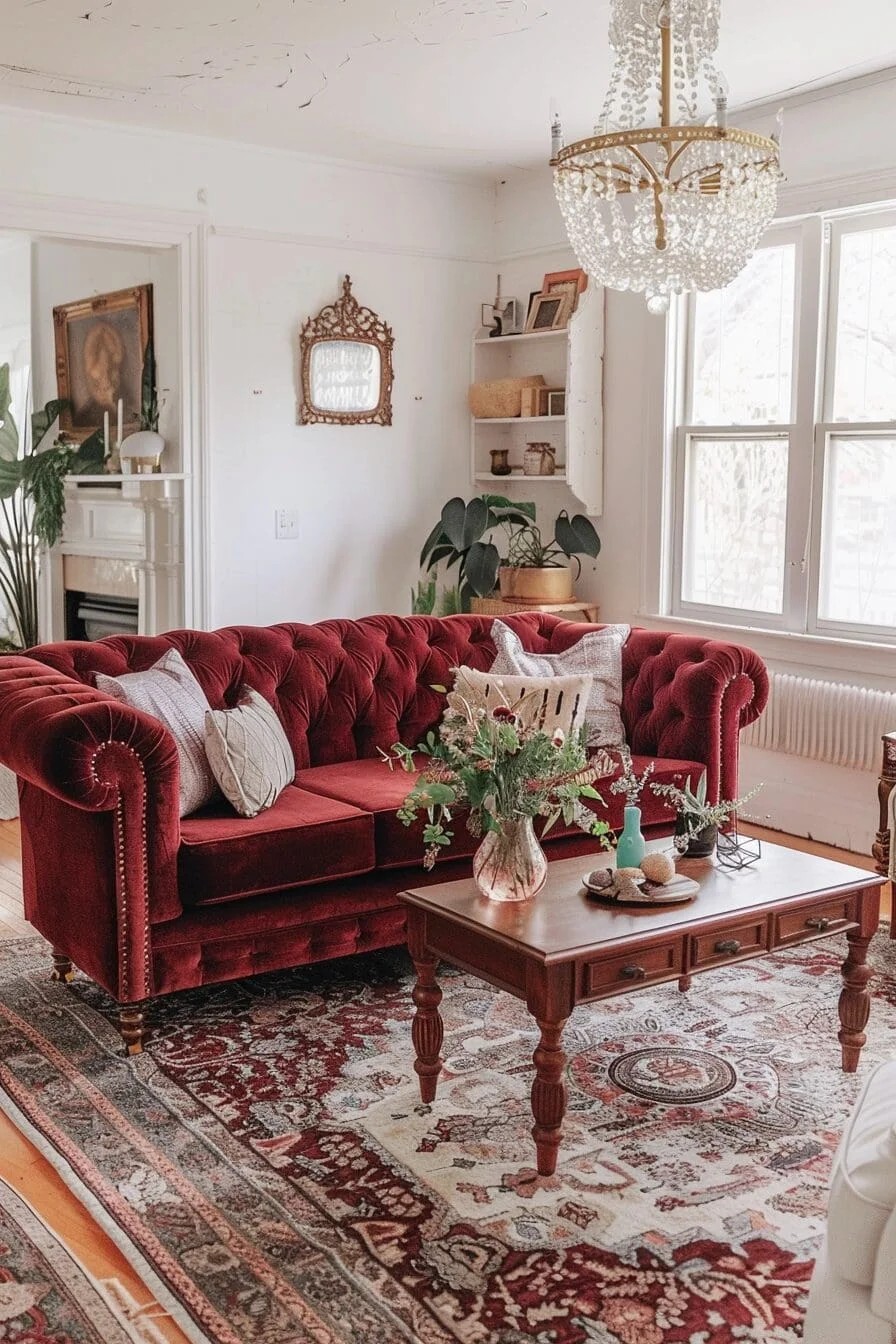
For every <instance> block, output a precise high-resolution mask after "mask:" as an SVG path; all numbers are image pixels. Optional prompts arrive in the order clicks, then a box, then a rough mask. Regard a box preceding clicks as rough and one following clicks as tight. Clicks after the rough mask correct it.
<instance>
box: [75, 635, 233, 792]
mask: <svg viewBox="0 0 896 1344" xmlns="http://www.w3.org/2000/svg"><path fill="white" fill-rule="evenodd" d="M95 681H96V686H97V690H99V691H103V692H104V693H105V694H106V695H111V696H112V698H113V699H115V700H121V701H122V702H123V703H124V704H126V705H130V706H131V707H132V709H139V710H141V711H142V712H143V713H144V714H151V715H152V717H153V718H154V719H158V720H159V721H160V723H164V725H165V727H166V728H167V729H168V731H169V733H170V734H171V736H172V737H173V738H174V741H175V744H176V745H177V754H178V757H179V760H180V815H181V816H182V817H187V816H189V815H190V813H191V812H195V811H196V809H197V807H202V806H204V804H205V803H209V802H211V800H212V799H213V798H214V797H215V795H216V794H217V792H218V786H217V784H216V783H215V777H214V775H213V774H212V771H211V767H210V766H209V763H208V759H207V757H206V754H205V716H206V714H207V713H208V712H209V709H210V708H211V706H210V705H209V703H208V700H207V699H206V698H205V691H203V689H202V687H201V686H200V685H199V682H198V681H197V680H196V678H195V677H194V676H193V673H192V672H191V671H190V669H189V668H188V667H187V665H186V663H185V662H184V660H183V658H182V657H181V655H180V654H179V653H178V651H177V649H169V651H168V652H167V653H166V654H165V655H164V657H163V658H160V659H159V661H158V662H157V663H154V664H153V666H152V667H148V668H147V669H146V671H145V672H125V673H124V674H123V675H122V676H120V677H107V676H105V675H104V674H103V673H102V672H97V674H96V677H95Z"/></svg>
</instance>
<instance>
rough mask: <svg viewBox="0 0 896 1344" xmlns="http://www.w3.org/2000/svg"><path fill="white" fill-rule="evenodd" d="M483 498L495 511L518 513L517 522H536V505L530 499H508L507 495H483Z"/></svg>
mask: <svg viewBox="0 0 896 1344" xmlns="http://www.w3.org/2000/svg"><path fill="white" fill-rule="evenodd" d="M482 498H483V500H484V501H485V503H486V504H487V505H488V507H489V508H490V509H492V510H494V511H495V513H507V514H516V515H517V517H516V518H515V519H514V520H513V521H515V522H526V523H534V522H535V505H534V504H532V503H530V502H529V501H528V500H523V501H521V502H520V501H517V500H515V499H508V498H507V496H506V495H483V496H482Z"/></svg>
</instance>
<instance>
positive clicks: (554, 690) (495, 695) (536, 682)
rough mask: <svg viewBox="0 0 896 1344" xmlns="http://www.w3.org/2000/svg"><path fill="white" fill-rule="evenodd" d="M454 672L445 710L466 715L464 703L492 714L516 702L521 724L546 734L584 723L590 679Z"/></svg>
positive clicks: (466, 669) (469, 669) (471, 669)
mask: <svg viewBox="0 0 896 1344" xmlns="http://www.w3.org/2000/svg"><path fill="white" fill-rule="evenodd" d="M454 673H455V677H454V689H453V690H452V691H450V692H449V693H448V708H449V709H451V710H454V711H456V712H458V713H464V712H465V703H466V704H468V705H470V706H471V707H472V708H473V709H484V710H486V711H487V712H488V713H491V711H492V710H493V709H495V708H496V707H497V706H498V705H506V706H508V707H509V706H517V704H518V702H519V704H518V707H517V710H516V712H517V714H518V715H519V718H520V720H521V722H522V723H523V724H525V725H526V727H530V726H532V725H535V726H537V727H538V728H540V729H541V730H542V732H545V733H547V734H548V735H550V734H552V733H553V732H554V730H555V729H557V728H560V729H562V730H563V732H564V733H565V734H567V736H568V735H569V734H570V733H574V732H577V731H578V730H579V729H580V728H581V727H582V725H583V724H584V723H585V711H586V708H587V705H588V697H589V693H590V691H591V677H590V676H578V677H551V676H549V677H526V676H523V677H520V676H503V675H502V676H496V675H495V674H494V672H479V671H478V670H477V669H476V668H474V667H457V668H455V669H454ZM520 697H522V700H521V699H520Z"/></svg>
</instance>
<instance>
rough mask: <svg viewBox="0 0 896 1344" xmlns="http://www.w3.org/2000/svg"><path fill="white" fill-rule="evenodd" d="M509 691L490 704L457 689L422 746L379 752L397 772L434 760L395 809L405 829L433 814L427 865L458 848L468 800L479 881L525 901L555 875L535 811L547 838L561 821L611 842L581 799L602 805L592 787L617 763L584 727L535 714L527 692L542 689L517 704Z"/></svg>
mask: <svg viewBox="0 0 896 1344" xmlns="http://www.w3.org/2000/svg"><path fill="white" fill-rule="evenodd" d="M438 689H442V688H438ZM501 695H502V697H503V703H500V704H498V705H496V706H495V707H494V708H491V709H486V708H484V707H483V706H482V705H479V704H476V703H473V701H472V700H470V699H467V698H465V697H464V696H462V695H460V694H458V693H455V694H454V695H452V696H451V699H450V703H449V707H448V709H447V710H446V712H445V715H444V717H443V719H442V722H441V724H440V725H439V728H438V730H437V731H434V732H430V733H428V734H427V737H426V740H425V741H424V742H421V743H419V744H418V746H417V747H416V748H411V747H406V746H404V745H403V744H402V743H396V744H395V745H394V746H393V747H392V749H391V752H390V753H387V752H382V753H381V754H382V756H383V758H384V759H385V760H386V761H388V763H389V765H390V768H391V767H394V766H395V765H398V766H400V767H401V768H403V769H405V770H407V771H409V772H414V771H416V769H417V760H416V759H415V756H416V754H417V753H419V754H422V755H423V756H426V757H428V758H429V759H428V763H427V764H426V765H425V767H424V769H423V770H422V771H421V773H420V775H419V777H418V779H417V780H416V782H415V783H414V785H413V787H412V788H411V789H410V791H409V793H408V795H407V797H406V798H405V800H404V802H403V803H402V805H401V807H400V808H399V810H398V812H397V816H398V817H399V819H400V820H401V821H402V822H404V824H405V825H406V826H410V825H412V824H413V823H414V822H415V821H416V820H417V819H418V817H419V816H420V814H421V813H423V814H425V816H426V824H425V826H424V829H423V843H424V845H425V853H424V857H423V864H424V867H426V868H432V867H433V865H434V864H435V861H436V858H437V856H438V854H439V851H440V850H441V849H443V848H445V847H447V846H449V845H450V844H451V842H452V840H453V839H454V832H453V831H452V830H451V829H449V827H450V825H451V822H452V819H453V818H452V813H453V811H454V809H455V808H457V807H459V806H464V805H465V806H466V807H468V808H469V813H468V816H467V823H466V824H467V829H468V831H469V832H470V833H471V834H472V835H474V836H482V837H483V840H482V844H481V845H480V846H479V849H478V850H477V852H476V854H475V856H474V859H473V876H474V878H475V880H476V883H477V886H478V887H479V889H480V890H481V891H482V892H483V893H484V894H485V895H487V896H490V897H491V898H493V899H495V900H505V901H507V900H525V899H526V898H527V897H529V896H532V895H534V894H535V893H536V892H537V891H539V890H540V889H541V887H542V886H543V885H544V881H545V878H546V875H547V861H546V859H545V857H544V854H543V853H542V851H541V847H540V845H539V843H538V839H537V838H536V835H535V831H534V826H533V822H534V819H535V818H536V817H541V818H543V819H544V825H543V827H542V831H541V834H542V836H544V835H546V834H547V833H548V831H549V830H550V829H551V827H552V826H553V825H554V824H555V823H556V822H557V821H558V820H559V819H560V818H561V817H562V818H563V820H564V821H565V822H566V824H567V825H571V824H575V825H577V826H579V827H580V828H581V829H582V830H583V831H586V832H587V833H588V834H589V835H593V836H595V837H596V838H597V839H599V840H600V841H601V842H602V843H603V844H604V845H605V846H606V847H607V848H609V847H610V841H609V840H608V839H607V837H608V835H609V827H608V825H607V823H606V822H605V821H602V820H601V819H600V818H599V817H597V816H595V814H594V812H593V811H592V810H591V809H590V808H588V807H586V805H585V803H584V802H583V799H590V800H592V801H596V802H602V801H603V800H602V798H601V796H600V794H599V793H598V792H597V790H596V789H595V787H594V784H595V781H596V780H597V779H599V778H601V776H602V775H605V774H608V773H610V772H611V771H612V768H613V763H612V760H611V759H610V757H609V756H607V755H606V753H598V754H597V756H596V757H594V758H593V759H592V760H591V761H589V759H588V754H587V751H586V748H585V734H584V732H581V733H570V734H566V733H565V732H564V731H563V730H562V729H560V728H556V729H551V730H550V731H546V730H545V728H544V727H543V726H542V725H541V724H539V722H538V720H537V717H536V718H535V719H534V720H533V718H532V716H531V706H532V702H531V701H530V699H529V697H531V696H533V695H535V696H539V693H538V692H526V693H525V694H524V695H522V696H521V697H520V698H519V699H518V700H516V701H513V702H511V701H509V700H508V699H507V697H506V696H505V695H503V692H502V693H501Z"/></svg>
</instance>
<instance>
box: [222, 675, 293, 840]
mask: <svg viewBox="0 0 896 1344" xmlns="http://www.w3.org/2000/svg"><path fill="white" fill-rule="evenodd" d="M205 751H206V755H207V756H208V762H209V765H210V766H211V768H212V771H213V773H214V776H215V779H216V780H217V781H218V783H219V784H220V786H221V792H222V793H223V794H224V797H225V798H226V799H227V801H228V802H229V803H230V804H231V806H232V807H233V808H234V809H235V810H236V811H237V812H239V814H240V816H241V817H257V816H258V814H259V812H265V811H266V810H267V809H268V808H269V807H272V806H273V805H274V803H275V802H276V801H277V799H278V798H279V797H280V794H281V793H282V792H283V790H284V789H285V788H286V786H287V784H291V783H292V781H293V780H294V779H295V774H296V762H295V757H294V756H293V754H292V747H291V746H290V745H289V741H288V739H287V736H286V734H285V733H284V731H283V727H282V725H281V723H280V720H279V719H278V718H277V715H276V714H275V712H274V710H273V709H272V708H271V706H270V705H269V704H268V702H267V700H265V698H264V696H261V695H259V694H258V692H257V691H253V690H251V689H250V688H249V687H248V686H245V687H243V690H242V692H241V694H240V698H239V703H238V704H237V706H236V708H235V709H210V710H209V711H208V713H207V714H206V716H205Z"/></svg>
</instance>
